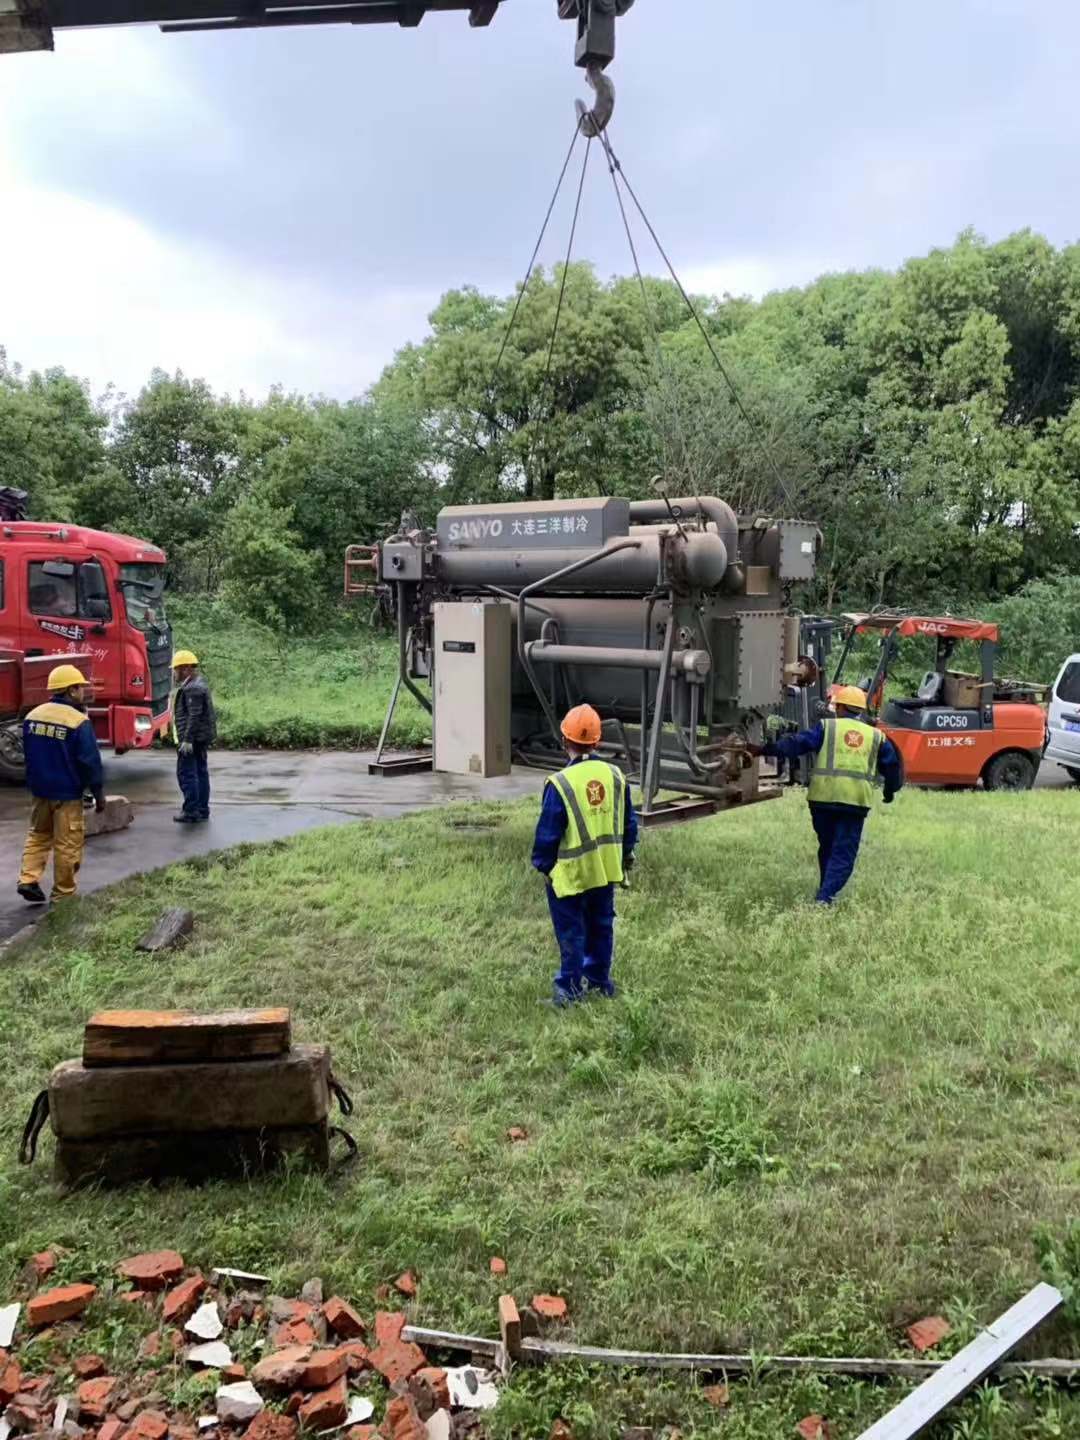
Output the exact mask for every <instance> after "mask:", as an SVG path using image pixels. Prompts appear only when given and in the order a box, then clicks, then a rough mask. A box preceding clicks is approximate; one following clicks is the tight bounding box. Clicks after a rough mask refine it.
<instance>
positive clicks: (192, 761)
mask: <svg viewBox="0 0 1080 1440" xmlns="http://www.w3.org/2000/svg"><path fill="white" fill-rule="evenodd" d="M176 782H177V784H178V785H179V786H180V790H181V793H182V794H183V797H184V814H185V815H189V816H190V817H191V819H192V820H209V818H210V767H209V765H207V763H206V746H205V745H196V746H195V748H194V749H193V750H192V752H191V754H190V755H181V754H180V752H179V750H178V751H177V752H176Z"/></svg>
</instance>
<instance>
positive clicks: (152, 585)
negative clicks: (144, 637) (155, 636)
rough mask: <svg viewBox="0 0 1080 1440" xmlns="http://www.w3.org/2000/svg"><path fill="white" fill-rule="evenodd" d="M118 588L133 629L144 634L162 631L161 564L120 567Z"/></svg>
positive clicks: (162, 579) (163, 605) (163, 612)
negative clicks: (151, 631)
mask: <svg viewBox="0 0 1080 1440" xmlns="http://www.w3.org/2000/svg"><path fill="white" fill-rule="evenodd" d="M120 589H121V591H122V593H123V596H124V607H125V609H126V610H127V618H128V620H129V621H130V622H131V624H132V625H134V626H135V628H136V630H141V631H143V633H144V634H145V633H146V632H148V631H150V630H157V631H163V630H164V629H165V625H166V620H165V601H164V598H163V594H164V590H165V567H164V565H150V564H145V563H143V564H135V563H133V564H131V565H121V566H120Z"/></svg>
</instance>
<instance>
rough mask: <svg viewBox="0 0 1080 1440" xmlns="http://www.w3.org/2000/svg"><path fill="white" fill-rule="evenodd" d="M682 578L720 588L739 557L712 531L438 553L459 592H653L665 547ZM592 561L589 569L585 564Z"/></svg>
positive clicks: (438, 568)
mask: <svg viewBox="0 0 1080 1440" xmlns="http://www.w3.org/2000/svg"><path fill="white" fill-rule="evenodd" d="M665 545H666V546H667V547H668V549H667V555H668V557H669V559H670V561H671V564H672V568H673V571H674V574H675V577H676V579H678V580H679V581H680V582H685V583H686V584H687V585H689V586H691V587H693V588H695V589H699V590H714V589H717V588H718V587H719V586H720V585H721V584H722V583H723V582H724V580H725V576H726V575H729V574H730V570H731V567H730V565H729V560H730V558H731V556H732V555H733V554H734V553H735V552H734V551H732V550H729V549H728V548H727V546H726V545H725V544H724V542H723V540H722V538H721V537H720V536H718V535H714V534H712V533H711V532H708V533H701V532H699V531H692V532H691V533H689V534H687V535H686V536H685V537H684V536H681V535H674V536H667V535H665V534H663V533H662V532H661V531H647V532H646V533H645V534H644V535H641V536H640V537H639V536H638V535H635V534H634V533H633V531H631V533H630V535H629V536H625V537H619V538H617V539H615V540H612V541H609V542H608V544H607V546H606V547H605V548H604V549H602V550H594V551H586V552H584V553H583V552H582V551H581V550H483V549H472V548H469V549H461V550H437V551H436V552H435V556H434V567H435V572H436V574H437V575H438V577H439V579H440V580H442V581H444V582H445V583H447V584H449V585H452V586H454V587H455V588H457V589H461V590H467V589H469V588H470V587H474V588H491V589H494V588H503V589H510V590H522V589H529V590H533V589H536V590H538V591H540V592H541V593H542V594H544V595H551V594H556V593H558V592H559V591H560V590H561V591H564V592H569V593H571V594H573V593H579V592H586V593H587V592H597V591H600V592H604V593H607V594H612V593H614V594H619V593H623V594H635V595H642V594H649V593H650V592H651V591H652V590H654V589H655V587H656V584H657V580H658V578H659V577H660V576H661V574H662V572H663V564H662V562H663V559H664V549H663V547H664V546H665ZM583 559H588V560H589V561H590V563H589V564H588V566H584V565H583V564H582V561H583Z"/></svg>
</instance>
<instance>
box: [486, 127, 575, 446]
mask: <svg viewBox="0 0 1080 1440" xmlns="http://www.w3.org/2000/svg"><path fill="white" fill-rule="evenodd" d="M580 134H581V126H580V124H577V125H575V126H574V135H573V139H572V140H571V141H570V148H569V150H567V152H566V159H565V160H564V161H563V164H562V169H561V170H560V171H559V178H558V180H556V182H555V190H554V193H553V194H552V197H551V200H550V202H549V204H548V208H547V214H546V215H545V216H544V223H543V224H542V225H541V226H540V234H539V236H538V237H537V241H536V245H535V246H534V247H533V252H532V258H531V259H530V260H529V268H528V269H527V270H526V271H525V279H524V280H523V281H522V282H521V288H520V289H519V290H518V293H517V300H516V301H515V303H514V309H513V312H512V313H511V315H510V323H509V325H507V327H506V334H505V335H504V336H503V338H502V344H501V345H500V346H499V354H498V356H497V358H496V360H495V365H494V368H493V369H492V372H491V379H490V380H489V381H488V385H487V391H486V397H487V401H488V405H489V407H490V405H491V403H492V398H493V396H494V392H495V381H496V380H497V379H498V378H499V371H500V370H501V369H502V362H503V359H504V357H505V355H506V347H507V346H508V345H509V344H510V337H511V335H513V333H514V326H515V325H516V324H517V318H518V314H519V313H520V311H521V305H522V302H523V301H524V299H525V291H526V290H527V289H528V286H529V281H530V280H531V279H532V274H533V271H534V270H535V269H536V262H537V259H538V258H539V255H540V247H541V246H542V245H543V243H544V236H545V235H546V234H547V231H548V226H549V225H550V224H551V217H552V215H553V214H554V213H555V206H556V204H557V203H558V199H559V195H560V193H561V191H562V187H563V181H564V180H565V179H566V172H567V171H568V170H569V169H570V161H571V160H572V159H573V156H574V149H575V147H576V145H577V142H578V136H579V135H580ZM482 418H483V414H482V413H481V414H478V415H477V417H476V424H475V426H474V427H473V433H472V439H471V440H470V442H469V449H470V450H474V449H475V448H476V437H477V435H479V433H480V421H481V419H482ZM488 419H489V420H490V421H492V423H495V417H494V416H493V415H492V414H491V413H490V408H489V413H488Z"/></svg>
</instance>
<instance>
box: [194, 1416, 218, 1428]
mask: <svg viewBox="0 0 1080 1440" xmlns="http://www.w3.org/2000/svg"><path fill="white" fill-rule="evenodd" d="M196 1423H197V1424H198V1426H199V1429H200V1430H213V1428H214V1427H215V1425H217V1423H218V1418H217V1416H216V1415H200V1416H199V1419H198V1421H197V1422H196Z"/></svg>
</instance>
